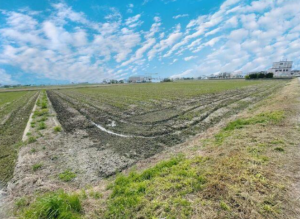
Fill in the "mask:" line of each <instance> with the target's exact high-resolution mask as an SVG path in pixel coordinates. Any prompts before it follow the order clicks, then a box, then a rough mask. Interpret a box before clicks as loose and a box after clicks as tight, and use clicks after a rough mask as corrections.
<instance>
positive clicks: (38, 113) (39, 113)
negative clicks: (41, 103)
mask: <svg viewBox="0 0 300 219" xmlns="http://www.w3.org/2000/svg"><path fill="white" fill-rule="evenodd" d="M48 114H49V110H48V109H41V110H36V111H34V113H33V116H34V117H37V116H47V115H48Z"/></svg>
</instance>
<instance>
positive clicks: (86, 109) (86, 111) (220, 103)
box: [56, 86, 280, 138]
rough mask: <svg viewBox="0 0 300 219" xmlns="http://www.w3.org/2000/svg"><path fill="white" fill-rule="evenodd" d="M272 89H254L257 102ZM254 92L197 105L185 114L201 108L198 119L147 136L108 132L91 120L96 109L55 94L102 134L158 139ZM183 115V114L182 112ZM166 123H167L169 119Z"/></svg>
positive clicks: (191, 124) (167, 126)
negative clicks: (258, 95)
mask: <svg viewBox="0 0 300 219" xmlns="http://www.w3.org/2000/svg"><path fill="white" fill-rule="evenodd" d="M279 87H280V86H279ZM274 89H276V87H271V86H270V87H269V88H268V89H265V88H261V89H256V88H254V90H255V91H256V92H257V93H259V94H260V97H259V98H258V100H259V99H261V98H264V97H265V96H267V95H268V94H267V93H270V92H272V91H273V90H274ZM254 90H253V88H252V89H251V90H250V91H249V90H247V91H245V92H244V93H242V94H237V95H234V96H232V97H225V98H223V99H219V100H216V101H213V102H212V103H210V104H206V105H200V106H199V105H197V106H195V107H192V108H190V109H189V110H188V111H186V112H190V111H192V110H195V109H197V108H203V109H202V110H201V113H202V112H205V113H204V115H202V116H200V117H199V118H198V119H193V120H192V121H189V122H186V123H184V124H182V125H180V126H176V127H174V124H173V125H164V126H163V128H164V129H165V130H164V131H156V132H150V133H149V134H145V133H144V134H143V133H128V132H122V133H118V132H117V131H114V130H108V129H106V128H104V126H102V125H100V124H99V123H97V122H96V121H95V120H94V119H93V117H95V115H93V114H95V113H94V112H91V110H89V108H90V107H92V108H94V110H97V108H96V107H94V106H91V105H90V104H85V103H84V104H82V103H80V102H79V101H77V100H76V101H72V98H71V97H67V98H64V97H61V95H60V94H58V93H56V94H57V95H58V96H59V97H60V98H62V99H63V100H65V101H67V102H68V103H69V104H71V105H72V107H74V108H75V109H77V110H78V111H79V112H80V113H81V114H82V115H83V116H85V117H86V118H87V119H88V120H90V121H91V122H92V123H93V124H94V125H96V126H97V127H98V128H100V129H101V130H102V131H104V132H107V133H109V134H112V135H117V136H119V137H140V138H158V137H162V136H165V135H168V134H174V132H176V131H181V130H184V129H188V128H190V126H194V125H196V124H198V123H201V122H202V121H204V120H205V119H206V118H208V117H209V116H210V115H211V114H212V113H214V112H216V111H217V110H220V109H222V108H228V107H230V105H231V104H234V103H236V102H239V101H242V100H244V99H247V98H249V97H251V96H253V94H252V92H253V91H254ZM236 97H238V98H236ZM258 100H256V101H258ZM74 102H75V103H74ZM254 102H255V100H254ZM249 104H251V103H249ZM249 104H248V105H249ZM211 105H212V106H213V105H215V107H213V108H212V109H211V110H208V108H209V107H210V106H211ZM83 108H84V110H83ZM92 110H93V109H92ZM183 113H185V112H183ZM177 117H178V116H174V117H173V118H177ZM110 119H111V118H110ZM163 121H166V120H163ZM167 121H169V119H168V120H167ZM118 122H119V123H120V122H121V123H122V122H124V121H123V120H122V121H118ZM124 123H126V124H130V123H129V122H124ZM132 125H136V124H132ZM152 126H153V125H152ZM152 126H151V127H152ZM172 132H173V133H172Z"/></svg>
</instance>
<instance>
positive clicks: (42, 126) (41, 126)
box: [38, 122, 47, 130]
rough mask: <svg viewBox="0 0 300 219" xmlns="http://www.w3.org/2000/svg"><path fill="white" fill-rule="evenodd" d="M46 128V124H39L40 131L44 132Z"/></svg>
mask: <svg viewBox="0 0 300 219" xmlns="http://www.w3.org/2000/svg"><path fill="white" fill-rule="evenodd" d="M46 128H47V126H46V124H45V123H44V122H40V123H39V126H38V130H42V129H46Z"/></svg>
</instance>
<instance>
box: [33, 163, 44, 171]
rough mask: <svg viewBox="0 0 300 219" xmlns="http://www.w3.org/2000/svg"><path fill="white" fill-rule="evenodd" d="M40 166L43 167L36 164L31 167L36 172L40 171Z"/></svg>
mask: <svg viewBox="0 0 300 219" xmlns="http://www.w3.org/2000/svg"><path fill="white" fill-rule="evenodd" d="M42 166H43V164H41V163H36V164H34V165H33V166H32V170H33V171H34V172H35V171H37V170H38V169H41V168H42Z"/></svg>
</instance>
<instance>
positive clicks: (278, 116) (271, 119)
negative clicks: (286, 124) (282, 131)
mask: <svg viewBox="0 0 300 219" xmlns="http://www.w3.org/2000/svg"><path fill="white" fill-rule="evenodd" d="M283 118H284V112H283V111H273V112H264V113H260V114H258V115H256V116H253V117H251V118H244V119H237V120H235V121H232V122H230V123H228V125H227V126H226V127H225V128H223V129H222V130H221V131H220V132H219V133H218V134H216V135H215V140H216V143H218V144H221V143H222V142H223V141H224V139H225V138H227V137H229V136H230V135H231V134H232V133H231V132H232V131H234V130H237V129H242V128H244V127H246V126H249V125H255V124H267V123H273V124H277V123H278V122H280V121H281V120H282V119H283Z"/></svg>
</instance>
